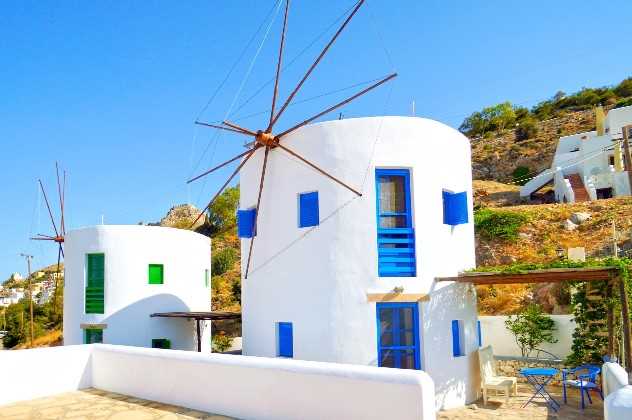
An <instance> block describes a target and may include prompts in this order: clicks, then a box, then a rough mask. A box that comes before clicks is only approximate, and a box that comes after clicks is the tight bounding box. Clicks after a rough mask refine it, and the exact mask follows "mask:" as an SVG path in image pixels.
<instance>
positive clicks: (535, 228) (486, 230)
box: [474, 181, 632, 315]
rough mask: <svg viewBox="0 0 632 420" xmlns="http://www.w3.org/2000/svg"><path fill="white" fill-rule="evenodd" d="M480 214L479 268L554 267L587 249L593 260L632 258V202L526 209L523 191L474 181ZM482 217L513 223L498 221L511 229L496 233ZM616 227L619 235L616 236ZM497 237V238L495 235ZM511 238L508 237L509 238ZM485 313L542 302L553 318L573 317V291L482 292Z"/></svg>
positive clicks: (555, 287)
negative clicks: (564, 256)
mask: <svg viewBox="0 0 632 420" xmlns="http://www.w3.org/2000/svg"><path fill="white" fill-rule="evenodd" d="M474 197H475V206H476V207H477V208H478V211H477V213H478V214H479V217H477V225H478V226H477V233H476V261H477V265H478V266H491V265H505V264H511V263H514V262H534V263H538V262H549V261H553V260H555V259H558V258H559V256H558V252H561V251H565V250H566V249H568V248H571V247H584V248H585V250H586V256H587V257H604V256H610V255H613V244H614V242H616V243H617V247H618V249H619V255H620V256H621V255H622V254H625V255H627V256H630V255H631V254H632V197H626V198H614V199H609V200H600V201H594V202H588V203H576V204H539V205H520V204H519V203H520V197H519V194H518V188H517V187H516V186H513V185H504V184H501V183H498V182H494V181H474ZM481 212H486V213H492V214H500V215H506V214H509V215H510V216H512V217H504V218H498V220H499V223H503V227H505V228H506V227H507V226H511V227H515V229H516V231H515V236H514V237H513V238H509V239H508V238H506V237H503V236H501V235H502V234H505V233H506V232H507V231H506V229H497V230H494V229H493V227H494V226H493V225H492V226H488V224H489V223H487V224H484V223H483V222H482V221H481V217H480V215H481ZM613 222H614V226H615V228H616V232H615V233H614V234H613ZM490 232H491V234H490ZM504 236H507V235H504ZM477 290H478V298H479V312H480V313H482V314H490V315H494V314H507V313H514V312H516V311H518V310H520V309H521V308H523V307H524V306H525V305H526V304H528V303H530V302H536V303H538V304H540V305H542V307H543V308H544V309H545V310H546V311H547V312H551V313H568V311H569V308H568V300H569V294H568V288H567V286H565V285H559V284H538V285H508V286H494V287H489V286H480V287H478V288H477Z"/></svg>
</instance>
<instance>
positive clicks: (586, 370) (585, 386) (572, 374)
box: [562, 365, 603, 410]
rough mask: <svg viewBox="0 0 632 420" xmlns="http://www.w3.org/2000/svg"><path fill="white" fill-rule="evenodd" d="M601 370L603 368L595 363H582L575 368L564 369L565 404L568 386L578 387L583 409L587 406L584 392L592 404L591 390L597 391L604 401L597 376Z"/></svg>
mask: <svg viewBox="0 0 632 420" xmlns="http://www.w3.org/2000/svg"><path fill="white" fill-rule="evenodd" d="M600 372H601V368H600V367H599V366H595V365H582V366H577V367H576V368H573V369H562V387H563V394H564V404H566V403H567V401H566V387H567V386H570V387H572V388H578V389H579V393H580V395H581V402H582V410H583V409H584V408H585V407H586V404H585V402H584V394H586V396H587V397H588V401H589V402H590V403H591V404H592V398H590V391H597V392H598V393H599V396H600V397H601V400H602V401H603V392H601V388H600V387H599V385H597V376H599V373H600Z"/></svg>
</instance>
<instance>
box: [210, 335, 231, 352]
mask: <svg viewBox="0 0 632 420" xmlns="http://www.w3.org/2000/svg"><path fill="white" fill-rule="evenodd" d="M232 345H233V337H229V336H227V335H226V334H224V332H223V331H220V332H219V333H217V334H215V335H214V336H213V339H212V341H211V348H212V350H213V351H214V352H218V353H223V352H225V351H226V350H228V349H229V348H230V347H231V346H232Z"/></svg>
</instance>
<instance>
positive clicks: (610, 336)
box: [606, 281, 615, 360]
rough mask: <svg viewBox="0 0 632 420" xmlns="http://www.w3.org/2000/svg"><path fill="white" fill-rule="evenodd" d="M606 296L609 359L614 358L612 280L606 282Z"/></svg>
mask: <svg viewBox="0 0 632 420" xmlns="http://www.w3.org/2000/svg"><path fill="white" fill-rule="evenodd" d="M606 296H607V299H608V305H607V310H608V316H607V318H606V324H607V326H608V357H609V358H610V360H614V358H615V350H614V309H613V307H612V306H613V305H612V303H613V302H612V281H609V282H608V286H607V289H606Z"/></svg>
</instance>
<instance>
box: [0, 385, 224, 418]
mask: <svg viewBox="0 0 632 420" xmlns="http://www.w3.org/2000/svg"><path fill="white" fill-rule="evenodd" d="M0 419H3V420H31V419H33V420H35V419H38V420H39V419H75V420H92V419H99V420H153V419H159V420H179V419H205V420H235V419H233V418H232V417H226V416H220V415H217V414H211V413H205V412H202V411H196V410H191V409H190V408H185V407H178V406H174V405H169V404H163V403H159V402H155V401H147V400H142V399H140V398H134V397H129V396H127V395H122V394H115V393H113V392H106V391H101V390H98V389H86V390H82V391H76V392H69V393H65V394H58V395H53V396H51V397H46V398H38V399H34V400H30V401H22V402H19V403H14V404H10V405H4V406H0Z"/></svg>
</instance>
